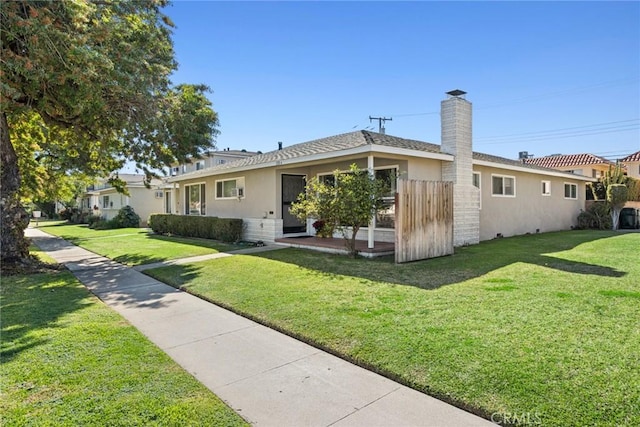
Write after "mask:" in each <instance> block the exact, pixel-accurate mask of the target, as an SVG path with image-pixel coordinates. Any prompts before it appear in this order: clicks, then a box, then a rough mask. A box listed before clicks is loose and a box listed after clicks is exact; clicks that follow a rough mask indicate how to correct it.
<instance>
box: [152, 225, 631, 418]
mask: <svg viewBox="0 0 640 427" xmlns="http://www.w3.org/2000/svg"><path fill="white" fill-rule="evenodd" d="M638 248H640V234H638V233H633V234H632V233H629V234H618V233H611V232H595V231H572V232H561V233H549V234H542V235H532V236H522V237H515V238H509V239H501V240H495V241H490V242H485V243H482V244H480V245H476V246H470V247H465V248H460V249H459V250H457V251H456V254H455V255H453V256H449V257H443V258H438V259H432V260H426V261H421V262H415V263H410V264H404V265H395V264H394V263H393V262H392V260H390V259H382V260H380V259H379V260H364V259H356V260H352V259H349V258H346V257H341V256H336V255H329V254H323V253H318V252H312V251H305V250H297V249H286V250H279V251H273V252H265V253H262V254H256V255H254V256H240V255H238V256H234V257H230V258H222V259H216V260H211V261H206V262H201V263H193V264H190V265H182V266H172V267H166V268H161V269H155V270H150V271H148V272H147V273H148V274H150V275H152V276H153V277H156V278H158V279H160V280H163V281H165V282H167V283H169V284H171V285H173V286H176V287H182V288H184V289H187V290H188V291H190V292H192V293H195V294H198V295H201V296H203V297H205V298H206V299H209V300H211V301H214V302H216V303H219V304H221V305H224V306H227V307H230V308H232V309H233V310H235V311H237V312H240V313H243V314H245V315H248V316H249V317H252V318H254V319H257V320H259V321H261V322H263V323H266V324H268V325H272V326H274V327H276V328H277V329H280V330H283V331H286V332H288V333H290V334H291V335H294V336H297V337H300V338H302V339H304V340H306V341H308V342H311V343H314V344H315V345H318V346H320V347H323V348H326V349H329V350H330V351H332V352H334V353H336V354H339V355H342V356H343V357H345V358H347V359H350V360H354V361H356V362H357V363H360V364H362V365H364V366H367V367H370V368H373V369H375V370H377V371H379V372H382V373H385V374H386V375H388V376H390V377H392V378H395V379H398V380H400V381H402V382H404V383H406V384H409V385H411V386H413V387H415V388H417V389H419V390H423V391H425V392H427V393H429V394H432V395H434V396H437V397H440V398H443V399H445V400H447V401H449V402H452V403H454V404H456V405H458V406H460V407H464V408H467V409H470V410H472V411H473V412H476V413H479V414H482V415H484V416H486V417H488V418H490V417H491V415H492V414H497V415H494V420H501V419H502V420H503V419H505V418H510V419H512V420H513V419H514V416H515V417H516V418H518V417H519V419H520V420H521V421H523V422H524V423H526V422H536V423H538V424H542V425H563V426H571V425H575V426H582V425H628V426H632V425H640V311H639V309H638V307H639V302H640V301H639V298H640V256H639V252H638Z"/></svg>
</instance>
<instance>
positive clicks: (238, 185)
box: [216, 178, 244, 199]
mask: <svg viewBox="0 0 640 427" xmlns="http://www.w3.org/2000/svg"><path fill="white" fill-rule="evenodd" d="M235 198H244V178H234V179H222V180H219V181H216V199H235Z"/></svg>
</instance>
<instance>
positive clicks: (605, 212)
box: [578, 202, 611, 230]
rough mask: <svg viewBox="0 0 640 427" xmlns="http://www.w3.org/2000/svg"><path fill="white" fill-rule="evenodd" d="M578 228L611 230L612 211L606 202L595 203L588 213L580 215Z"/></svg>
mask: <svg viewBox="0 0 640 427" xmlns="http://www.w3.org/2000/svg"><path fill="white" fill-rule="evenodd" d="M578 228H580V229H588V228H591V229H595V230H608V229H611V209H610V207H609V205H608V204H607V203H605V202H596V203H593V204H592V205H591V206H589V208H587V210H586V211H582V212H580V215H578Z"/></svg>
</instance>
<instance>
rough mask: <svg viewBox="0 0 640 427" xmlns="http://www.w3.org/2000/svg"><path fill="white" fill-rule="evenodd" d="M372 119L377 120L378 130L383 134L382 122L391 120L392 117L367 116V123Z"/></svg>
mask: <svg viewBox="0 0 640 427" xmlns="http://www.w3.org/2000/svg"><path fill="white" fill-rule="evenodd" d="M372 120H377V121H378V132H379V133H381V134H384V122H386V121H387V120H389V121H392V120H393V118H391V117H371V116H369V123H371V121H372Z"/></svg>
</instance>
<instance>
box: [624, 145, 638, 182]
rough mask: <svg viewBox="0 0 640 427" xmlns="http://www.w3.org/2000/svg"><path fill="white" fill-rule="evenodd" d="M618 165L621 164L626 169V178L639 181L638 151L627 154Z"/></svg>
mask: <svg viewBox="0 0 640 427" xmlns="http://www.w3.org/2000/svg"><path fill="white" fill-rule="evenodd" d="M620 163H622V164H623V165H624V166H625V167H626V168H627V175H628V176H630V177H632V178H635V179H640V151H636V152H635V153H633V154H629V155H628V156H627V157H625V158H624V159H622V160H620Z"/></svg>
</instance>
